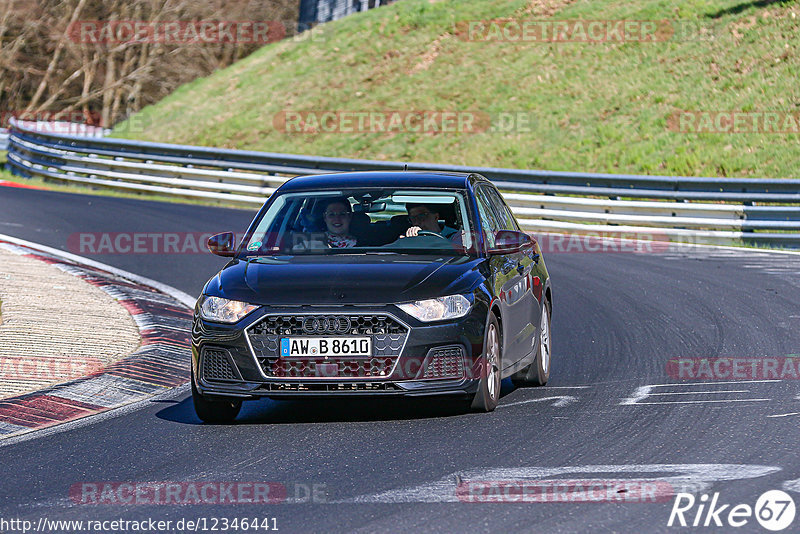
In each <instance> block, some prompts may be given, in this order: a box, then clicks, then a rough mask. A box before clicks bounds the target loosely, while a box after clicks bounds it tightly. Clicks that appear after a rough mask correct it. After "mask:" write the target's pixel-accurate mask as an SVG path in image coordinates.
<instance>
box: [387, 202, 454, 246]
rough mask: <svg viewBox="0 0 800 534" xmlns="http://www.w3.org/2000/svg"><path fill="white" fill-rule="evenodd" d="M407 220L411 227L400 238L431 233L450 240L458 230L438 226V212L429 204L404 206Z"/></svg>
mask: <svg viewBox="0 0 800 534" xmlns="http://www.w3.org/2000/svg"><path fill="white" fill-rule="evenodd" d="M406 209H407V210H408V220H409V221H410V222H411V224H412V226H411V228H409V229H408V230H406V235H404V236H400V237H416V236H417V235H418V234H419V233H420V232H433V233H436V234H439V235H440V236H442V237H444V238H446V239H450V238H452V237H453V236H454V235H455V234H456V233H458V230H456V229H455V228H450V227H449V226H446V225H445V226H441V225H440V224H439V211H438V208H437V207H436V206H435V205H431V204H406Z"/></svg>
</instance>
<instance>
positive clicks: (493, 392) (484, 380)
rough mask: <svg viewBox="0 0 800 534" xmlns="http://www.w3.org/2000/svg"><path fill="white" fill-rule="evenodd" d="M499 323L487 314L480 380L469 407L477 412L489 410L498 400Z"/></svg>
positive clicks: (500, 355) (500, 346)
mask: <svg viewBox="0 0 800 534" xmlns="http://www.w3.org/2000/svg"><path fill="white" fill-rule="evenodd" d="M500 339H501V338H500V325H499V324H498V322H497V317H495V315H494V313H491V314H489V324H488V326H487V327H486V337H485V339H484V341H483V357H482V358H481V381H480V384H479V385H478V392H477V393H476V394H475V398H474V399H473V400H472V406H471V408H472V409H473V410H475V411H479V412H491V411H494V409H495V408H497V403H498V402H499V401H500V381H501V378H500V370H501V369H502V367H501V365H500V363H501V361H502V356H503V355H502V352H503V347H502V344H501V343H500Z"/></svg>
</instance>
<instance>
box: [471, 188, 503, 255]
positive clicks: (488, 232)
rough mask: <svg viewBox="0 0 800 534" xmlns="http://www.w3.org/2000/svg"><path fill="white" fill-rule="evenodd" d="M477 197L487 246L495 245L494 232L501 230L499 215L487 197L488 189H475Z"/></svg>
mask: <svg viewBox="0 0 800 534" xmlns="http://www.w3.org/2000/svg"><path fill="white" fill-rule="evenodd" d="M475 199H476V200H477V201H478V212H479V215H480V218H481V226H482V227H483V235H484V236H485V238H484V239H486V246H487V247H493V246H494V234H495V232H497V231H498V230H500V229H501V228H500V223H499V221H498V220H497V216H496V215H495V213H494V210H493V209H492V204H491V202H490V201H489V199H488V198H487V195H486V190H485V189H484V188H483V187H479V188H477V189H476V190H475Z"/></svg>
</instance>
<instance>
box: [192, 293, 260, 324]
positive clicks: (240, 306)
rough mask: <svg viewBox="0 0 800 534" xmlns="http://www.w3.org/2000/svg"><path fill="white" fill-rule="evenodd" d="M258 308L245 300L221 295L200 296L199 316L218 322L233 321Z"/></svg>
mask: <svg viewBox="0 0 800 534" xmlns="http://www.w3.org/2000/svg"><path fill="white" fill-rule="evenodd" d="M256 308H258V306H254V305H252V304H247V303H246V302H239V301H238V300H228V299H224V298H221V297H200V317H202V318H203V319H205V320H207V321H216V322H218V323H235V322H237V321H239V320H240V319H242V318H243V317H244V316H245V315H247V314H248V313H250V312H251V311H253V310H255V309H256Z"/></svg>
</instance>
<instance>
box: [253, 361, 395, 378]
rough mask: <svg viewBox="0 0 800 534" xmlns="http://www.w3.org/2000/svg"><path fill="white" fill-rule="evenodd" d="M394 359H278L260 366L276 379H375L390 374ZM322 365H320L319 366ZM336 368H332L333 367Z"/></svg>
mask: <svg viewBox="0 0 800 534" xmlns="http://www.w3.org/2000/svg"><path fill="white" fill-rule="evenodd" d="M395 360H396V358H369V359H359V360H356V359H345V358H342V359H338V358H336V359H328V360H325V359H321V358H317V359H314V360H306V359H304V360H288V359H282V358H281V359H278V360H275V361H272V362H265V363H264V364H262V368H263V367H266V369H264V373H265V374H267V375H269V376H274V377H277V378H305V377H317V378H339V377H343V378H376V377H386V376H388V375H389V373H390V372H392V368H393V367H394V362H395ZM320 364H322V365H320ZM334 365H335V366H336V368H333V366H334Z"/></svg>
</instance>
